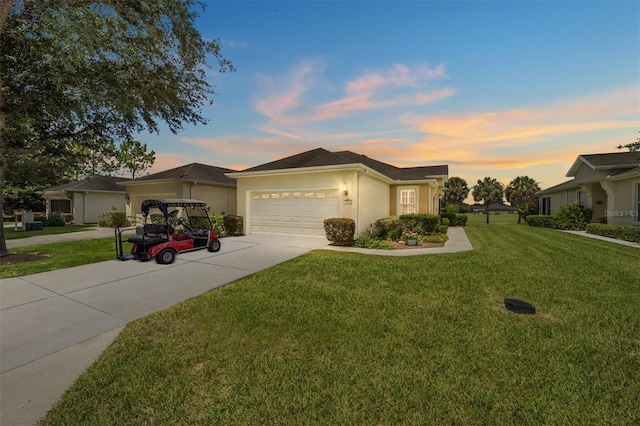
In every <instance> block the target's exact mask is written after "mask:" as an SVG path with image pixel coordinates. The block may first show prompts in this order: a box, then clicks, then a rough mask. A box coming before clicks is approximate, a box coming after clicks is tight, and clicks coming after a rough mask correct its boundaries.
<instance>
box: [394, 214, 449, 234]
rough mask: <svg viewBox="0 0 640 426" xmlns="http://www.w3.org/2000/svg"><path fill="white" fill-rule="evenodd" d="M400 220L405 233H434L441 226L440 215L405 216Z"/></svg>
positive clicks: (401, 216)
mask: <svg viewBox="0 0 640 426" xmlns="http://www.w3.org/2000/svg"><path fill="white" fill-rule="evenodd" d="M398 220H399V221H400V226H401V227H402V230H403V231H413V232H417V233H418V234H422V235H426V234H430V233H432V232H433V231H435V229H436V227H437V226H438V225H439V224H440V217H439V216H438V215H435V214H428V213H414V214H403V215H400V217H399V218H398Z"/></svg>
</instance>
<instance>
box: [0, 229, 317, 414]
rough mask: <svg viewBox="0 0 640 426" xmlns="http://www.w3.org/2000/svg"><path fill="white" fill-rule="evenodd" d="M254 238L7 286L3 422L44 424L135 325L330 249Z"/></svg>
mask: <svg viewBox="0 0 640 426" xmlns="http://www.w3.org/2000/svg"><path fill="white" fill-rule="evenodd" d="M327 244H328V242H327V240H326V239H324V238H302V237H300V238H297V237H285V236H266V235H250V236H243V237H231V238H225V239H223V240H222V249H221V250H220V251H219V252H218V253H210V252H208V251H206V250H201V251H197V252H192V253H184V254H180V255H178V258H177V259H176V261H175V263H173V264H172V265H158V264H156V263H155V262H147V263H142V262H137V261H128V262H120V261H118V260H112V261H106V262H100V263H94V264H91V265H83V266H78V267H74V268H68V269H62V270H58V271H52V272H45V273H40V274H35V275H28V276H23V277H19V278H10V279H3V280H2V281H1V282H0V339H1V340H0V370H1V371H0V372H1V376H0V424H2V425H28V424H34V423H35V422H36V421H38V420H39V419H40V418H41V417H42V416H43V415H44V414H45V413H46V411H47V410H48V409H49V408H50V406H51V404H53V403H54V402H55V401H56V400H57V399H58V398H59V397H60V396H61V395H62V393H63V392H64V390H65V389H67V388H68V387H69V386H70V385H71V384H72V383H73V382H74V381H75V379H76V378H77V377H78V376H79V375H80V374H81V373H82V372H83V371H84V370H85V369H86V368H87V367H88V366H89V365H91V363H92V362H93V361H94V360H95V359H96V358H97V357H98V356H99V355H100V354H101V353H102V351H104V349H106V348H107V346H109V344H110V343H111V342H112V341H113V339H115V337H116V336H117V335H118V334H119V333H120V331H121V330H122V328H123V327H124V326H125V325H126V324H127V323H129V322H131V321H134V320H136V319H138V318H141V317H143V316H146V315H148V314H150V313H153V312H156V311H158V310H161V309H164V308H167V307H169V306H172V305H174V304H176V303H178V302H181V301H183V300H186V299H189V298H191V297H193V296H197V295H199V294H202V293H203V292H205V291H207V290H211V289H213V288H216V287H220V286H222V285H225V284H228V283H230V282H232V281H235V280H237V279H239V278H242V277H245V276H247V275H251V274H253V273H254V272H257V271H260V270H262V269H265V268H268V267H270V266H273V265H276V264H278V263H281V262H284V261H287V260H289V259H293V258H295V257H297V256H300V255H302V254H304V253H306V252H308V251H310V250H313V249H317V248H322V247H325V246H326V245H327Z"/></svg>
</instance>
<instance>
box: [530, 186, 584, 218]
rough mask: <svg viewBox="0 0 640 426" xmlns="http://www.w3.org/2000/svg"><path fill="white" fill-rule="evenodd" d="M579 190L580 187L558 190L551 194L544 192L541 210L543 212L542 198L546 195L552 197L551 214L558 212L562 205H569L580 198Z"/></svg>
mask: <svg viewBox="0 0 640 426" xmlns="http://www.w3.org/2000/svg"><path fill="white" fill-rule="evenodd" d="M578 191H580V189H568V190H562V191H558V192H553V193H551V194H544V195H541V196H540V206H539V207H540V212H541V213H542V199H543V198H545V197H549V198H551V212H550V213H551V215H554V214H556V213H558V211H559V210H560V206H564V205H567V204H569V203H573V202H574V201H577V200H578Z"/></svg>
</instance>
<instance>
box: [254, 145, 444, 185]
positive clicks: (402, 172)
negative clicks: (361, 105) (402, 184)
mask: <svg viewBox="0 0 640 426" xmlns="http://www.w3.org/2000/svg"><path fill="white" fill-rule="evenodd" d="M343 164H344V165H349V164H363V165H365V166H367V167H370V168H371V169H373V170H375V171H377V172H378V173H381V174H383V175H385V176H387V177H388V178H390V179H393V180H424V179H426V178H428V177H432V176H442V175H447V174H448V173H449V166H447V165H441V166H424V167H407V168H400V167H396V166H392V165H391V164H387V163H383V162H381V161H378V160H374V159H373V158H369V157H367V156H366V155H361V154H356V153H355V152H351V151H339V152H329V151H327V150H326V149H323V148H316V149H312V150H311V151H306V152H303V153H300V154H296V155H292V156H290V157H286V158H282V159H280V160H276V161H271V162H269V163H265V164H261V165H259V166H255V167H251V168H248V169H246V170H243V172H261V171H271V170H285V169H297V168H304V167H321V166H337V165H343Z"/></svg>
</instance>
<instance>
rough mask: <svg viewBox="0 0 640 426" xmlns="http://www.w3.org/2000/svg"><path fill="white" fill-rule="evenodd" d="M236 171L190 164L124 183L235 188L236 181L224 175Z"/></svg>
mask: <svg viewBox="0 0 640 426" xmlns="http://www.w3.org/2000/svg"><path fill="white" fill-rule="evenodd" d="M236 171H237V170H231V169H227V168H224V167H217V166H208V165H206V164H200V163H191V164H187V165H185V166H180V167H176V168H174V169H169V170H164V171H162V172H158V173H154V174H151V175H147V176H143V177H140V178H137V179H134V180H131V179H129V180H128V181H127V182H126V183H139V182H153V181H169V180H177V181H197V182H201V183H212V184H218V185H227V186H236V180H235V179H232V178H230V177H227V176H226V175H225V173H233V172H236Z"/></svg>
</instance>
